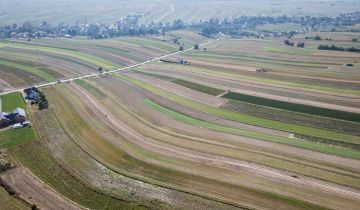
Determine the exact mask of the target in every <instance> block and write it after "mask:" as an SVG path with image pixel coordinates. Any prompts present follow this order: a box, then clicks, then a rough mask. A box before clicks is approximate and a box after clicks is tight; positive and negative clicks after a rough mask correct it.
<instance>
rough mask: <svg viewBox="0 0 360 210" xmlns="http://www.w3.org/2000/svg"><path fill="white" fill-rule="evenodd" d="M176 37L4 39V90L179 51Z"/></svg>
mask: <svg viewBox="0 0 360 210" xmlns="http://www.w3.org/2000/svg"><path fill="white" fill-rule="evenodd" d="M178 33H180V34H182V33H184V34H187V36H185V37H184V38H181V39H180V43H181V44H183V43H184V44H186V45H185V46H187V47H190V46H193V45H194V43H195V42H198V43H202V42H205V41H206V39H205V38H203V37H201V36H199V35H196V34H194V33H187V32H178ZM172 39H173V37H172V36H164V37H149V38H140V37H139V38H119V39H109V40H87V39H82V38H79V39H61V38H58V39H39V40H36V39H34V40H33V41H31V42H27V41H21V40H14V41H11V42H10V41H1V42H0V73H1V78H0V89H1V90H3V91H5V90H11V89H14V88H19V87H27V86H30V85H34V84H40V83H44V82H53V81H56V80H57V79H66V78H71V77H77V76H82V75H87V74H91V73H95V72H98V69H99V68H100V67H102V70H103V71H106V70H114V69H118V68H120V67H124V66H129V65H132V64H135V63H140V62H144V61H146V60H149V59H152V58H154V57H159V56H160V55H164V54H169V53H170V52H173V51H176V50H178V47H179V46H178V45H177V44H175V43H174V42H173V41H172Z"/></svg>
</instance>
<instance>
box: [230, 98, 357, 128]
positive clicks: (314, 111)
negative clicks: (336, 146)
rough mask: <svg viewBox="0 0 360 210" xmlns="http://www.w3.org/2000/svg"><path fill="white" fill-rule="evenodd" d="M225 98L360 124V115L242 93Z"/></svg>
mask: <svg viewBox="0 0 360 210" xmlns="http://www.w3.org/2000/svg"><path fill="white" fill-rule="evenodd" d="M223 97H224V98H227V99H231V100H236V101H242V102H246V103H251V104H257V105H261V106H266V107H272V108H276V109H282V110H287V111H293V112H300V113H304V114H309V115H317V116H322V117H330V118H335V119H341V120H347V121H352V122H358V123H359V122H360V114H356V113H350V112H343V111H338V110H333V109H325V108H319V107H314V106H308V105H302V104H294V103H289V102H285V101H277V100H272V99H267V98H261V97H257V96H250V95H245V94H241V93H235V92H229V93H227V94H225V95H224V96H223Z"/></svg>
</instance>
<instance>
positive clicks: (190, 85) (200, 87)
mask: <svg viewBox="0 0 360 210" xmlns="http://www.w3.org/2000/svg"><path fill="white" fill-rule="evenodd" d="M171 82H173V83H175V84H178V85H181V86H184V87H187V88H190V89H192V90H196V91H199V92H202V93H206V94H209V95H213V96H217V95H220V94H222V93H224V90H220V89H216V88H212V87H209V86H205V85H200V84H196V83H193V82H189V81H186V80H182V79H174V80H172V81H171Z"/></svg>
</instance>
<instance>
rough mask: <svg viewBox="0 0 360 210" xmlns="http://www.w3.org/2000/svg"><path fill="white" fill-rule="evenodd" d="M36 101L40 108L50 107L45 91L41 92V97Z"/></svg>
mask: <svg viewBox="0 0 360 210" xmlns="http://www.w3.org/2000/svg"><path fill="white" fill-rule="evenodd" d="M35 103H36V104H37V105H38V107H39V110H43V109H47V108H48V107H49V102H48V100H47V99H46V97H45V95H44V93H43V92H40V93H39V97H38V98H37V99H36V101H35Z"/></svg>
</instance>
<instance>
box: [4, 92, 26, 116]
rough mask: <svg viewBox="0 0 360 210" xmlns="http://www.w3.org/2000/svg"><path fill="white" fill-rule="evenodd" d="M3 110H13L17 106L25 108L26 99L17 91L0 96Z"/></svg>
mask: <svg viewBox="0 0 360 210" xmlns="http://www.w3.org/2000/svg"><path fill="white" fill-rule="evenodd" d="M0 98H1V102H2V111H3V112H12V111H14V110H15V109H16V108H23V109H25V101H24V98H23V97H22V95H21V93H19V92H15V93H10V94H6V95H2V96H0Z"/></svg>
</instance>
